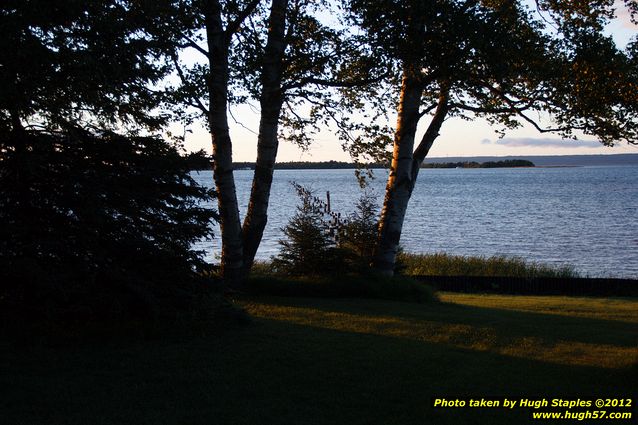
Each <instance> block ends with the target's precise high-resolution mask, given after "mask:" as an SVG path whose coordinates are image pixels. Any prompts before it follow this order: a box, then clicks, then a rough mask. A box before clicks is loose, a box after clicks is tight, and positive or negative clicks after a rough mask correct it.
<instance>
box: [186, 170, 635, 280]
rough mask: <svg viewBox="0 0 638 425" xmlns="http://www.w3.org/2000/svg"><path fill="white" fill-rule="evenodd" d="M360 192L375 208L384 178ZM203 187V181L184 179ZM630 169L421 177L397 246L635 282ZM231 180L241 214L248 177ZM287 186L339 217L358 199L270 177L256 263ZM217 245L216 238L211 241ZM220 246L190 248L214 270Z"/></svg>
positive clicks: (342, 177)
mask: <svg viewBox="0 0 638 425" xmlns="http://www.w3.org/2000/svg"><path fill="white" fill-rule="evenodd" d="M374 172H375V176H376V179H375V180H373V181H372V182H371V184H370V185H369V188H368V189H367V190H368V192H369V193H372V194H374V195H376V197H377V201H378V204H379V206H381V204H382V202H383V189H384V186H385V179H386V176H387V174H386V171H384V170H374ZM193 176H194V177H195V179H196V180H197V181H198V182H199V183H201V184H204V185H206V186H212V184H213V176H212V172H211V171H201V172H196V173H193ZM637 177H638V167H637V166H601V167H577V168H500V169H423V170H421V172H420V173H419V180H418V182H417V185H416V187H415V189H414V193H413V195H412V199H411V200H410V204H409V206H408V213H407V216H406V220H405V224H404V227H403V235H402V237H401V244H402V245H403V246H404V248H405V249H406V251H409V252H423V253H434V252H446V253H450V254H456V255H472V256H475V255H480V256H492V255H507V256H518V257H522V258H524V259H526V260H529V261H536V262H542V263H546V264H551V265H571V266H573V267H574V268H575V269H576V270H577V271H578V272H580V273H581V274H583V275H589V276H592V277H609V276H611V277H627V278H638V229H637V224H638V219H637V214H638V185H637V184H636V179H637ZM235 179H236V184H237V190H238V198H239V202H240V208H241V211H240V213H241V214H242V217H243V214H244V213H245V210H246V206H247V204H248V196H249V192H250V185H251V179H252V171H248V170H239V171H236V172H235ZM290 181H296V182H298V183H300V184H302V185H303V186H306V187H308V188H311V189H313V190H314V191H315V193H316V195H317V196H319V197H321V198H325V196H326V191H330V197H331V203H332V209H333V210H334V211H338V212H341V213H342V214H348V213H350V212H352V211H353V208H354V204H355V203H356V201H357V200H358V198H359V197H360V196H361V194H362V193H363V192H362V191H361V189H360V188H359V185H358V184H357V181H356V179H355V177H354V172H353V171H352V170H277V171H275V179H274V183H273V189H272V195H271V207H270V212H269V222H268V227H267V228H266V231H265V234H264V239H263V241H262V244H261V247H260V249H259V252H258V253H257V257H258V258H260V259H269V258H270V257H271V256H273V255H276V254H277V252H278V244H277V241H278V240H279V239H280V238H281V237H282V236H283V235H282V233H281V230H280V229H281V228H282V227H283V226H285V225H286V223H287V222H288V220H289V218H290V217H291V216H292V215H293V214H294V213H295V208H296V206H297V204H298V198H297V196H296V194H295V191H294V189H293V188H292V186H291V185H290V183H289V182H290ZM216 234H217V235H219V231H217V232H216ZM220 246H221V242H220V240H219V238H216V239H215V240H214V241H212V242H207V243H205V244H199V245H198V248H199V249H204V250H205V251H206V259H207V260H208V261H215V260H216V258H217V257H218V256H219V253H220Z"/></svg>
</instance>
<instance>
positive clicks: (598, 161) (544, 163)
mask: <svg viewBox="0 0 638 425" xmlns="http://www.w3.org/2000/svg"><path fill="white" fill-rule="evenodd" d="M191 158H192V163H191V169H192V170H210V169H211V166H210V164H211V161H212V160H211V158H210V157H207V156H202V155H195V154H192V155H191ZM516 160H522V161H529V162H531V163H533V165H534V166H535V167H537V168H573V167H585V166H604V165H638V154H610V155H553V156H542V155H535V156H525V155H523V156H516V157H513V156H505V157H494V156H476V157H438V158H426V159H425V162H424V164H423V166H422V168H444V167H435V166H434V165H433V164H442V163H445V164H452V163H453V164H457V163H473V162H476V163H479V164H480V163H487V162H504V161H516ZM233 166H234V169H235V170H247V169H250V170H254V169H255V163H254V162H235V163H234V164H233ZM366 166H367V168H369V169H385V168H387V166H386V165H385V164H381V163H372V164H366ZM354 168H357V164H355V163H353V162H345V161H293V162H278V163H276V164H275V169H276V170H308V169H312V170H339V169H354ZM447 168H449V167H447ZM452 168H456V167H452ZM470 168H471V167H470Z"/></svg>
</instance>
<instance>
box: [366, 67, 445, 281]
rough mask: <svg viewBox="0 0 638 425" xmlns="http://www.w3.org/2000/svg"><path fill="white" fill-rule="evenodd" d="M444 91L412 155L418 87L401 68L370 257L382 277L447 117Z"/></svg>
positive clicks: (391, 264)
mask: <svg viewBox="0 0 638 425" xmlns="http://www.w3.org/2000/svg"><path fill="white" fill-rule="evenodd" d="M448 90H449V89H448V88H447V87H446V86H444V87H443V88H442V91H441V95H440V97H439V103H438V107H437V109H436V112H435V114H434V117H433V118H432V121H431V122H430V125H429V126H428V129H427V131H426V132H425V134H424V135H423V138H422V139H421V142H420V143H419V145H418V147H417V149H416V150H415V151H414V152H413V147H414V140H415V135H416V128H417V124H418V122H419V118H420V114H419V106H420V103H421V102H420V100H421V93H422V87H421V85H420V84H419V83H418V78H416V77H415V76H414V74H413V73H412V70H410V69H404V73H403V82H402V88H401V99H400V102H399V116H398V119H397V130H396V133H395V138H394V152H393V154H392V166H391V168H390V175H389V176H388V183H387V185H386V195H385V200H384V203H383V209H382V211H381V219H380V221H379V236H378V240H377V246H376V249H375V257H374V267H375V269H377V270H378V271H379V272H380V273H381V274H383V275H386V276H392V275H393V274H394V265H395V262H396V256H397V252H398V249H399V241H400V238H401V232H402V230H403V221H404V219H405V212H406V210H407V207H408V202H409V201H410V197H411V196H412V190H413V189H414V185H415V183H416V179H417V177H418V175H419V169H420V167H421V164H422V163H423V160H424V159H425V157H426V156H427V154H428V152H429V150H430V148H431V147H432V144H433V143H434V140H435V139H436V138H437V137H438V135H439V130H440V129H441V125H442V124H443V121H444V120H445V117H446V115H447V111H448Z"/></svg>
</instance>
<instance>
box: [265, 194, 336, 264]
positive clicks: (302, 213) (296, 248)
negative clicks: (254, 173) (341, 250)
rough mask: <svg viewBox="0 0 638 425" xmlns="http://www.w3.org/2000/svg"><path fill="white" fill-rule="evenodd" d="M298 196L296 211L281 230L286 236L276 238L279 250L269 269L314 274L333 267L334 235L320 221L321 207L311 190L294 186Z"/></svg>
mask: <svg viewBox="0 0 638 425" xmlns="http://www.w3.org/2000/svg"><path fill="white" fill-rule="evenodd" d="M293 185H294V186H295V189H296V190H297V193H298V195H299V197H300V199H301V205H298V206H297V213H296V214H295V215H294V216H293V217H292V218H291V219H290V221H289V222H288V224H287V225H286V227H284V228H283V229H282V231H283V232H284V235H285V236H286V239H283V240H280V241H279V244H280V245H281V251H280V252H279V255H278V256H277V257H275V258H274V259H273V264H272V265H273V268H274V269H275V270H276V271H277V272H280V273H284V274H290V275H317V274H324V273H325V272H326V271H327V270H334V269H335V267H334V266H335V264H331V262H332V261H331V260H334V259H336V256H335V255H334V249H335V243H334V238H331V237H330V234H329V230H330V228H329V226H328V224H327V223H326V222H325V221H324V217H323V216H324V212H323V210H322V209H323V206H322V205H319V204H318V203H317V202H316V201H315V199H316V198H315V197H314V196H313V195H312V192H310V191H308V190H306V189H304V188H303V187H301V186H299V185H295V184H294V183H293Z"/></svg>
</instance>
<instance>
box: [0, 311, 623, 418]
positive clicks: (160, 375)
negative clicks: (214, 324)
mask: <svg viewBox="0 0 638 425" xmlns="http://www.w3.org/2000/svg"><path fill="white" fill-rule="evenodd" d="M320 308H323V309H327V308H328V307H327V306H320ZM327 311H333V312H334V307H333V309H332V310H330V309H328V310H327ZM0 358H1V361H0V365H2V367H3V371H2V372H3V373H2V374H0V388H3V390H2V392H3V394H2V398H1V400H0V403H1V404H0V406H1V407H0V411H2V412H3V418H4V419H3V420H4V421H6V423H20V424H41V423H47V424H82V425H84V424H86V423H91V424H95V425H99V424H115V423H135V424H153V425H158V424H176V423H188V424H193V425H196V424H211V423H215V424H272V425H277V424H291V423H303V424H352V425H357V424H419V425H422V424H424V423H435V424H443V425H445V424H480V423H490V424H511V423H527V419H528V417H529V410H526V409H521V410H508V411H506V410H500V409H499V410H494V409H480V410H469V409H464V410H450V409H434V408H432V407H431V405H432V398H433V397H441V396H445V397H482V396H507V397H511V398H518V397H529V398H543V397H545V398H552V397H570V396H571V397H578V396H588V397H591V396H593V397H598V396H600V397H603V398H604V397H605V396H607V397H608V396H611V395H612V394H613V395H619V396H625V397H626V396H627V394H629V391H632V390H633V389H635V388H634V381H633V380H632V379H633V378H632V377H631V376H630V374H628V373H627V371H626V370H607V369H603V368H598V367H585V366H565V365H557V364H552V363H548V362H542V361H536V360H529V359H523V358H515V357H511V356H504V355H499V354H495V353H491V352H481V351H475V350H468V349H462V348H455V347H450V346H448V345H445V344H438V343H430V342H426V341H420V340H413V339H408V338H397V337H394V336H383V335H374V334H365V333H360V332H346V331H340V330H333V329H326V328H322V327H317V326H310V325H301V324H296V323H290V322H285V321H280V320H275V319H267V318H258V319H255V321H254V324H253V325H251V326H247V327H244V328H241V329H237V330H235V331H234V332H226V333H223V334H216V335H213V336H209V337H205V338H194V339H190V340H188V341H182V342H180V343H175V342H170V343H166V342H162V341H149V342H145V343H144V344H134V345H129V344H124V345H122V346H120V347H117V348H113V347H111V348H109V349H108V350H104V349H103V348H100V347H87V348H85V349H77V348H75V349H73V350H71V351H68V350H63V349H61V348H57V349H46V350H41V351H31V352H16V351H3V352H2V354H0ZM634 378H635V376H634Z"/></svg>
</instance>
